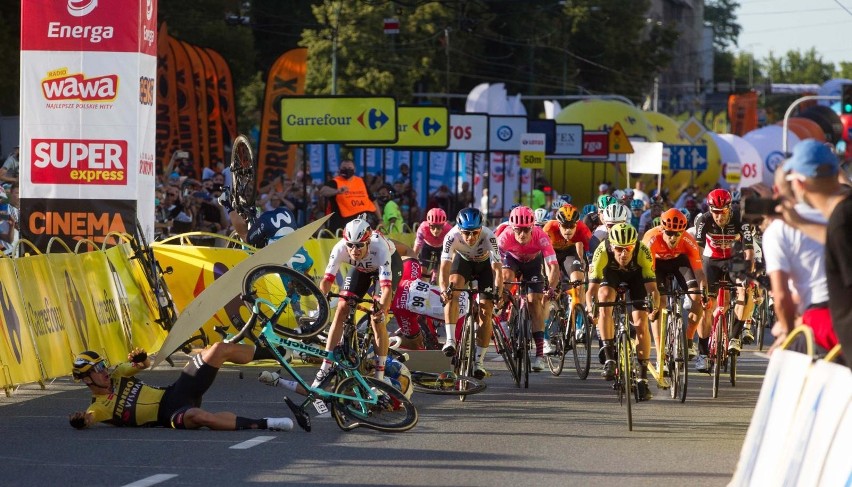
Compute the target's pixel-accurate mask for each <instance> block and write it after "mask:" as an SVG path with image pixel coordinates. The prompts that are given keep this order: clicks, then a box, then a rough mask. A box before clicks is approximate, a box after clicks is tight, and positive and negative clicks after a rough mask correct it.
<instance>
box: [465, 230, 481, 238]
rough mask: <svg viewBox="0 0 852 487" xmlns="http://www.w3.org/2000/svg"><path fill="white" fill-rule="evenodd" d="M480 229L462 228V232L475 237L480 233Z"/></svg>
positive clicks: (466, 235)
mask: <svg viewBox="0 0 852 487" xmlns="http://www.w3.org/2000/svg"><path fill="white" fill-rule="evenodd" d="M479 232H480V230H462V231H461V234H462V235H464V236H465V237H473V236H474V235H479Z"/></svg>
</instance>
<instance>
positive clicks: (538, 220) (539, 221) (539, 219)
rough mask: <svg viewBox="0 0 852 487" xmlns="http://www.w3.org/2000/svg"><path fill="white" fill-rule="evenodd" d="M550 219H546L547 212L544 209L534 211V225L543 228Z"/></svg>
mask: <svg viewBox="0 0 852 487" xmlns="http://www.w3.org/2000/svg"><path fill="white" fill-rule="evenodd" d="M548 220H550V218H548V217H547V210H545V209H544V208H536V210H535V224H536V225H538V226H540V227H543V226H544V224H545V223H547V221H548Z"/></svg>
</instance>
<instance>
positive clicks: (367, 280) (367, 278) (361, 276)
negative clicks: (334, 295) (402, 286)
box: [340, 252, 403, 297]
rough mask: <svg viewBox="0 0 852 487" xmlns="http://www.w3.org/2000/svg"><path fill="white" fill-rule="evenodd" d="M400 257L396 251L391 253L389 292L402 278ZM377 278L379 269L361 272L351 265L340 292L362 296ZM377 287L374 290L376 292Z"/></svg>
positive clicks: (345, 294)
mask: <svg viewBox="0 0 852 487" xmlns="http://www.w3.org/2000/svg"><path fill="white" fill-rule="evenodd" d="M402 267H403V266H402V257H400V256H399V254H398V253H396V252H394V253H393V254H392V255H391V279H392V281H391V292H393V290H394V289H396V287H397V285H399V281H400V280H401V279H402ZM378 279H379V271H378V270H376V271H373V272H361V271H359V270H357V269H356V268H354V267H352V268H351V269H349V274H347V275H346V277H344V278H343V287H341V288H340V294H342V295H344V296H347V295H349V294H352V295H353V296H358V297H360V296H363V295H364V294H366V293H367V291H369V290H370V285H371V284H372V283H373V281H377V280H378ZM378 291H379V290H378V289H376V292H377V293H378Z"/></svg>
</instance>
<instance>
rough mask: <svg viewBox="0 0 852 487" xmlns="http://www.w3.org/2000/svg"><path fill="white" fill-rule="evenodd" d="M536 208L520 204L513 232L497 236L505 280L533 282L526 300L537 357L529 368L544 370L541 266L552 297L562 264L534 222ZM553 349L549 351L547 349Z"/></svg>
mask: <svg viewBox="0 0 852 487" xmlns="http://www.w3.org/2000/svg"><path fill="white" fill-rule="evenodd" d="M534 219H535V217H534V215H533V211H532V210H531V209H530V208H528V207H526V206H519V207H517V208H515V209H514V210H512V212H511V213H510V214H509V225H510V226H511V229H512V231H505V232H503V233H502V234H501V235H500V236H499V237H497V247H498V248H499V249H500V255H501V259H502V261H503V282H506V281H514V280H515V277H516V276H520V277H521V279H522V280H524V281H529V282H531V284H530V286H529V294H527V296H526V299H527V301H528V302H529V305H530V319H531V321H532V323H531V325H532V326H531V327H532V336H533V340H534V341H535V360H534V361H533V362H532V363H531V364H530V367H531V368H532V370H533V371H535V372H540V371H542V370H544V353H545V349H544V347H545V344H544V280H543V278H542V275H541V269H542V267H544V269H545V273H546V274H547V280H548V286H549V287H550V289H551V291H550V293H551V294H550V296H549V298H552V297H553V294H552V293H553V290H554V289H556V286H557V285H558V284H559V275H560V274H559V264H558V263H557V262H556V253H555V252H554V251H553V245H552V244H551V243H550V238H549V237H548V236H547V234H545V233H544V231H543V230H542V229H540V228H538V227H536V226H535V225H534ZM548 351H550V350H548Z"/></svg>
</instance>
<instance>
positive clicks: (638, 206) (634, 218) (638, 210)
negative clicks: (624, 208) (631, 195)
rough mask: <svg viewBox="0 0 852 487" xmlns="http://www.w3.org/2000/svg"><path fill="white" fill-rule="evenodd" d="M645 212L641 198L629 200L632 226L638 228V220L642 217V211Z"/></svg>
mask: <svg viewBox="0 0 852 487" xmlns="http://www.w3.org/2000/svg"><path fill="white" fill-rule="evenodd" d="M644 212H645V202H644V201H642V200H632V201H630V221H629V222H628V223H630V224H631V225H633V228H636V229H638V228H639V221H640V220H641V219H642V213H644Z"/></svg>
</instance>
